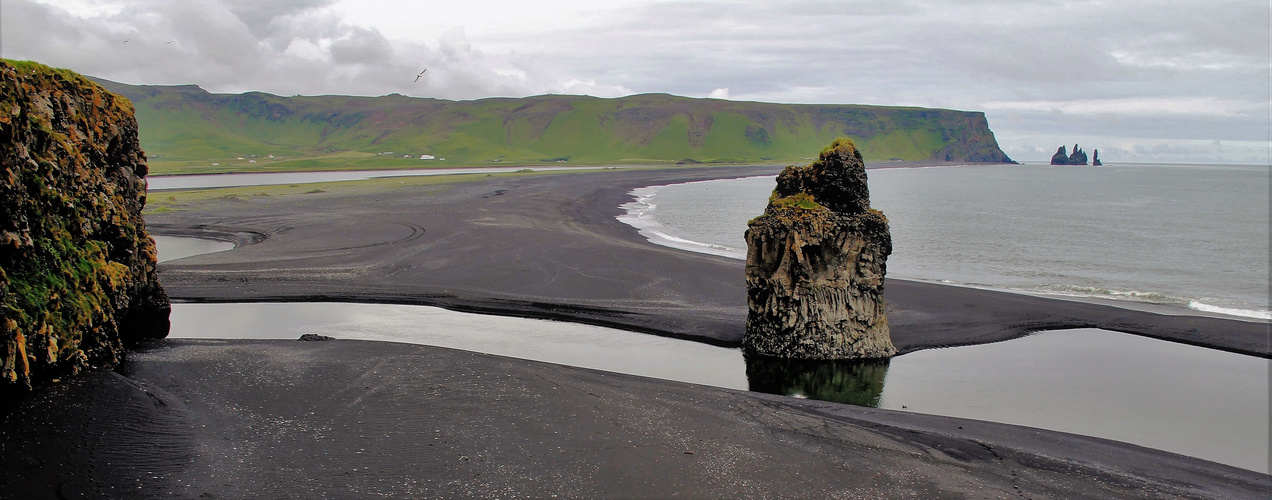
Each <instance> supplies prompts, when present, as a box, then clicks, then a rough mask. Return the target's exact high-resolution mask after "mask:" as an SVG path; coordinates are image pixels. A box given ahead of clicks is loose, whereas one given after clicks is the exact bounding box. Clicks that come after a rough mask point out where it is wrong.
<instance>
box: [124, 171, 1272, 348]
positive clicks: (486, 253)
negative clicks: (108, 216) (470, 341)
mask: <svg viewBox="0 0 1272 500" xmlns="http://www.w3.org/2000/svg"><path fill="white" fill-rule="evenodd" d="M778 170H779V167H737V168H700V169H664V170H618V171H606V172H598V173H586V174H568V175H566V174H545V175H537V176H525V177H512V178H491V179H488V180H485V179H483V180H480V181H477V182H461V183H456V184H449V185H446V186H436V185H424V186H412V185H410V183H411V182H412V181H411V180H409V179H404V180H387V181H385V182H381V183H379V184H377V185H376V187H374V188H368V189H366V190H350V191H348V192H331V193H318V194H306V195H295V196H289V197H259V196H258V197H250V198H238V199H228V200H213V201H208V202H203V203H201V204H199V205H196V206H194V207H193V208H194V209H191V210H186V211H173V212H168V213H161V214H150V215H148V216H147V221H148V224H149V227H150V229H151V231H153V232H155V233H156V234H171V235H189V236H199V235H202V236H213V237H222V238H228V239H235V240H237V241H239V242H240V243H250V242H252V241H253V240H260V241H259V242H258V243H255V244H244V245H243V246H241V247H240V248H238V249H236V250H234V251H232V252H224V253H218V254H209V255H203V256H196V257H193V258H190V259H186V260H182V261H180V262H173V263H168V264H164V265H161V266H160V277H161V279H162V281H163V283H164V286H165V287H166V288H167V289H168V293H169V294H170V295H171V296H172V297H173V298H174V299H178V300H189V301H320V300H321V301H359V302H390V303H406V304H420V305H434V306H441V307H446V308H449V309H455V310H461V311H470V312H485V313H496V314H508V315H516V316H527V317H539V318H551V319H562V320H566V321H575V322H583V323H591V324H597V325H603V326H614V327H618V328H624V329H628V330H634V331H641V332H647V333H654V334H658V335H667V336H673V337H681V338H688V339H692V340H698V341H702V342H708V343H712V344H717V345H724V346H737V345H739V344H740V342H741V339H742V331H743V322H744V319H745V317H746V290H745V286H744V283H743V279H742V277H743V272H742V267H743V265H742V262H740V261H737V260H733V259H728V258H724V257H717V256H712V255H703V254H695V253H691V252H685V251H681V250H676V249H671V248H665V247H660V246H657V245H653V244H651V243H649V242H648V241H646V240H645V239H644V238H643V237H641V236H640V235H639V234H637V232H636V230H635V229H633V228H632V227H630V226H628V225H626V224H623V223H621V222H618V221H617V220H616V219H615V216H616V215H619V214H620V213H621V210H620V209H619V208H618V206H619V205H621V204H623V203H625V202H627V201H630V198H631V197H630V196H629V195H628V194H627V193H628V192H630V191H631V190H632V189H633V188H636V187H641V186H647V185H657V184H670V183H676V182H684V181H691V180H701V179H713V178H722V177H741V176H749V175H767V174H773V173H775V172H777V171H778ZM399 182H401V183H402V184H398V183H399ZM159 196H162V193H161V194H159ZM757 215H758V214H757ZM885 299H886V300H887V303H888V305H889V309H890V310H889V317H888V320H889V323H890V325H891V327H892V337H893V341H894V343H895V344H896V346H897V348H898V349H899V350H900V351H901V352H902V353H905V352H912V351H915V350H919V349H924V348H930V347H943V346H953V345H964V344H977V343H985V342H994V341H1001V340H1007V339H1010V338H1015V337H1019V336H1021V335H1025V334H1028V333H1031V332H1035V331H1039V330H1048V329H1061V328H1104V329H1108V330H1115V331H1120V332H1126V333H1133V334H1138V335H1145V336H1150V337H1155V338H1160V339H1165V340H1171V341H1175V342H1182V343H1187V344H1192V345H1200V346H1205V347H1211V348H1215V349H1222V350H1226V351H1232V352H1237V353H1242V354H1249V355H1255V356H1262V357H1269V345H1268V343H1269V333H1268V332H1269V330H1268V324H1267V323H1266V322H1256V321H1240V320H1230V319H1221V318H1213V317H1203V316H1191V315H1168V314H1158V313H1153V312H1147V311H1137V310H1131V309H1126V308H1119V307H1113V306H1108V305H1103V304H1095V303H1089V302H1078V301H1071V300H1058V299H1051V298H1042V297H1033V296H1028V295H1021V294H1013V293H1004V292H997V291H990V290H979V289H972V288H965V287H955V286H948V285H941V284H934V283H924V282H916V281H907V280H899V279H889V280H888V281H887V283H886V290H885Z"/></svg>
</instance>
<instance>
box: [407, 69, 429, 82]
mask: <svg viewBox="0 0 1272 500" xmlns="http://www.w3.org/2000/svg"><path fill="white" fill-rule="evenodd" d="M424 73H428V68H424V71H421V72H420V74H418V75H415V82H418V81H420V77H422V76H424ZM415 82H411V83H415Z"/></svg>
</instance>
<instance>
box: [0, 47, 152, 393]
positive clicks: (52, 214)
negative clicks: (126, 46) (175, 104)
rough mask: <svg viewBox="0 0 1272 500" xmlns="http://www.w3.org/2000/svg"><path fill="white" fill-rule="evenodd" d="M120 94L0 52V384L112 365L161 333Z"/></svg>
mask: <svg viewBox="0 0 1272 500" xmlns="http://www.w3.org/2000/svg"><path fill="white" fill-rule="evenodd" d="M145 176H146V156H145V153H143V152H142V151H141V148H140V146H139V144H138V141H137V121H136V120H135V119H134V117H133V109H132V104H130V103H129V101H128V100H127V99H124V98H122V97H120V96H117V95H114V94H112V93H110V92H108V91H106V90H105V89H103V88H101V87H100V86H98V85H96V84H94V83H92V82H90V81H88V80H86V79H84V78H83V77H81V76H79V75H77V74H74V73H71V72H69V71H65V70H58V69H53V68H49V67H47V66H43V65H40V64H36V63H31V62H19V61H8V60H0V212H3V214H4V217H2V218H0V387H14V386H15V385H17V386H20V385H25V386H28V387H29V386H30V385H31V384H32V383H39V382H41V381H46V380H49V379H52V378H53V377H56V376H59V375H61V374H66V373H74V372H78V371H79V370H81V369H84V368H88V367H92V366H114V365H116V364H118V363H119V362H120V361H121V360H122V356H123V348H124V346H125V345H127V344H129V343H132V342H135V341H137V340H140V339H145V338H159V337H164V336H166V335H167V334H168V313H169V310H170V306H169V304H168V297H167V295H166V294H164V291H163V288H162V287H161V286H160V285H159V281H158V279H157V278H156V275H155V244H154V240H153V239H151V238H150V236H149V235H148V234H146V230H145V225H144V223H143V222H142V218H141V209H142V207H143V206H144V205H145V203H146V181H145Z"/></svg>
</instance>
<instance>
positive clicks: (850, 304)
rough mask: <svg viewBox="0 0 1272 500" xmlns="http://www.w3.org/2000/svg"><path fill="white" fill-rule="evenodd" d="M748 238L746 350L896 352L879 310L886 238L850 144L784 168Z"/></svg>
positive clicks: (842, 354) (812, 355)
mask: <svg viewBox="0 0 1272 500" xmlns="http://www.w3.org/2000/svg"><path fill="white" fill-rule="evenodd" d="M748 226H749V227H748V228H747V231H746V241H747V259H746V285H747V303H748V306H749V311H748V314H747V320H746V334H745V336H744V337H743V340H742V347H743V349H744V350H745V351H746V352H747V353H749V354H759V355H765V356H775V357H783V358H801V359H859V358H885V357H888V356H892V355H893V354H895V353H896V348H895V347H893V345H892V340H891V337H890V335H889V330H888V320H887V314H886V312H885V309H884V303H883V279H884V274H885V273H886V271H887V258H888V255H890V254H891V253H892V236H891V234H890V233H889V231H888V220H887V218H885V217H884V216H883V213H881V212H879V211H878V210H874V209H872V208H870V191H869V187H868V185H867V182H866V170H865V163H864V162H863V161H862V158H861V153H860V152H859V151H857V148H856V146H855V145H854V144H853V142H852V141H851V140H849V139H843V138H841V139H837V140H835V141H834V143H833V144H831V146H830V147H828V148H826V149H825V150H823V151H822V152H821V155H820V157H819V158H818V159H817V161H815V162H813V163H812V164H810V165H808V166H804V167H796V166H790V167H786V169H785V170H783V171H782V173H781V174H780V175H778V177H777V188H776V189H774V191H773V195H772V197H770V199H769V204H768V207H766V208H765V210H764V214H763V215H761V216H759V217H756V218H755V219H753V220H751V222H750V223H749V224H748Z"/></svg>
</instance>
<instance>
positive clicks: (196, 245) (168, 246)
mask: <svg viewBox="0 0 1272 500" xmlns="http://www.w3.org/2000/svg"><path fill="white" fill-rule="evenodd" d="M151 237H153V238H154V239H155V247H156V248H155V250H156V251H157V252H158V254H159V259H158V260H159V262H167V261H170V260H177V259H184V258H186V257H193V256H195V255H202V254H205V253H215V252H224V251H226V250H229V249H232V248H234V244H233V243H230V242H228V241H220V240H209V239H204V238H184V237H177V236H158V235H151Z"/></svg>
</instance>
